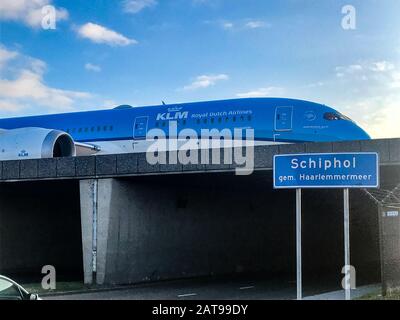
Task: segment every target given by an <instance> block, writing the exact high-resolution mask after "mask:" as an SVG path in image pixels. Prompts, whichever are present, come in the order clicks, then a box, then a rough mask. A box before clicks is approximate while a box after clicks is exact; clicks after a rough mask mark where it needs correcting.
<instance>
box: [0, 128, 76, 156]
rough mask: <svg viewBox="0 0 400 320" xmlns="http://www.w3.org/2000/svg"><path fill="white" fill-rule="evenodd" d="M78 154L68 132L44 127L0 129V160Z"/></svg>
mask: <svg viewBox="0 0 400 320" xmlns="http://www.w3.org/2000/svg"><path fill="white" fill-rule="evenodd" d="M75 155H76V148H75V143H74V141H73V139H72V137H71V136H70V135H69V134H67V133H66V132H62V131H59V130H52V129H44V128H19V129H11V130H0V160H17V159H38V158H60V157H72V156H75Z"/></svg>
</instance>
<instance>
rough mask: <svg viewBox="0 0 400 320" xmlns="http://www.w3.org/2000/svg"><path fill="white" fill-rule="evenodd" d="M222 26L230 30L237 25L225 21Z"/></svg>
mask: <svg viewBox="0 0 400 320" xmlns="http://www.w3.org/2000/svg"><path fill="white" fill-rule="evenodd" d="M221 26H222V28H223V29H225V30H229V29H232V28H233V27H234V26H235V25H234V24H233V23H232V22H230V21H223V22H221Z"/></svg>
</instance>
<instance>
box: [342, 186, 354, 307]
mask: <svg viewBox="0 0 400 320" xmlns="http://www.w3.org/2000/svg"><path fill="white" fill-rule="evenodd" d="M343 204H344V206H343V207H344V271H345V281H344V284H345V285H344V286H345V288H344V289H345V296H346V300H350V299H351V296H350V290H351V281H352V279H351V277H352V276H353V275H352V274H351V265H350V209H349V189H348V188H346V189H344V190H343Z"/></svg>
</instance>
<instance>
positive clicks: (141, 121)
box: [133, 117, 149, 139]
mask: <svg viewBox="0 0 400 320" xmlns="http://www.w3.org/2000/svg"><path fill="white" fill-rule="evenodd" d="M148 122H149V117H136V119H135V124H134V128H133V138H134V139H144V138H146V133H147V125H148Z"/></svg>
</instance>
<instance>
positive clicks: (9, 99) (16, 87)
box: [0, 49, 91, 112]
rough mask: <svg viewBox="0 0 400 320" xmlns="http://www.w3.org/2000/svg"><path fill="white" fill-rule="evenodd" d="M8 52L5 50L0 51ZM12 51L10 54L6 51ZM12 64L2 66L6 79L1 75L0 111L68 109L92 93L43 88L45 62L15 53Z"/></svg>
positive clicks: (49, 87) (44, 85)
mask: <svg viewBox="0 0 400 320" xmlns="http://www.w3.org/2000/svg"><path fill="white" fill-rule="evenodd" d="M2 50H3V51H5V50H6V51H8V50H7V49H2ZM9 52H11V51H9ZM15 57H18V58H17V59H15V58H14V59H15V60H18V61H16V63H15V64H11V60H8V63H7V64H5V66H4V67H6V68H7V69H8V71H9V74H10V75H9V77H7V78H6V77H3V76H0V110H1V111H7V112H11V111H13V112H16V111H19V110H22V109H25V108H30V107H47V108H49V109H52V110H64V111H65V110H70V109H72V108H73V106H74V104H75V103H76V102H77V101H80V100H81V99H87V98H90V97H91V94H89V93H87V92H81V91H72V90H63V89H59V88H53V87H51V86H48V85H46V83H45V81H44V78H43V75H44V73H45V71H46V64H45V62H43V61H41V60H38V59H35V58H32V57H27V56H24V55H22V54H20V53H15Z"/></svg>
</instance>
